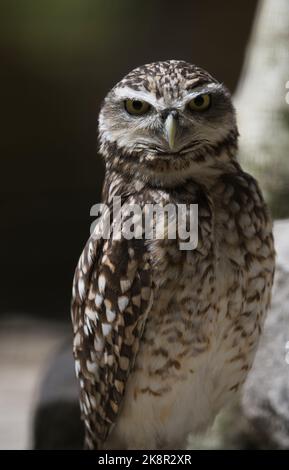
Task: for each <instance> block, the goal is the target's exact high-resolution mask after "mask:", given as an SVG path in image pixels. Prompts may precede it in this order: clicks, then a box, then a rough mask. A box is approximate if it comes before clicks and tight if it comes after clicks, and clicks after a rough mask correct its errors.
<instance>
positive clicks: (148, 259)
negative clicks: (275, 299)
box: [72, 60, 274, 449]
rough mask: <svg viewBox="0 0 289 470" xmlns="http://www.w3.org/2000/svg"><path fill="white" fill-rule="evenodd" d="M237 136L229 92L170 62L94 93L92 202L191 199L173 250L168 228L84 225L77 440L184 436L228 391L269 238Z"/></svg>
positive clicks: (252, 327) (234, 384) (110, 444)
mask: <svg viewBox="0 0 289 470" xmlns="http://www.w3.org/2000/svg"><path fill="white" fill-rule="evenodd" d="M200 97H201V98H200ZM204 97H206V100H209V106H206V108H204V102H205V99H204ZM208 97H209V98H208ZM128 100H130V101H129V103H130V107H131V101H132V103H133V106H134V102H136V101H137V102H138V103H137V105H136V106H135V114H134V110H133V113H132V114H130V113H129V112H128V111H127V109H130V108H127V102H128ZM192 101H193V108H192V106H191V102H192ZM142 103H145V106H143V104H142ZM205 104H206V102H205ZM142 106H143V108H144V109H145V112H144V113H143V114H141V113H140V114H138V113H139V110H140V109H141V107H142ZM198 106H199V107H202V110H201V109H200V110H199V109H198ZM237 137H238V131H237V126H236V120H235V112H234V108H233V106H232V103H231V98H230V94H229V92H228V91H227V90H226V88H225V87H224V86H223V85H222V84H220V83H219V82H218V81H217V80H215V79H214V78H213V77H212V76H211V75H209V74H208V73H207V72H206V71H204V70H202V69H200V68H199V67H196V66H194V65H191V64H188V63H186V62H183V61H173V60H171V61H165V62H158V63H153V64H148V65H145V66H142V67H139V68H137V69H135V70H134V71H132V72H131V73H129V74H128V75H127V76H126V77H125V78H124V79H123V80H122V81H121V82H119V83H118V84H117V85H116V86H115V87H114V88H113V89H112V90H111V91H110V92H109V94H108V95H107V97H106V99H105V101H104V105H103V107H102V109H101V112H100V117H99V141H100V153H101V154H102V155H103V157H104V159H105V163H106V176H105V182H104V188H103V202H105V203H106V204H107V205H108V207H111V206H112V203H113V198H114V197H116V196H121V198H122V203H125V204H128V206H129V205H130V204H137V205H138V206H140V207H141V209H142V211H143V213H144V212H145V210H146V205H147V204H155V203H157V204H159V205H160V206H165V205H166V204H173V205H175V206H176V205H177V204H184V205H185V207H186V208H188V207H189V205H190V204H197V205H198V244H197V247H196V248H195V249H192V250H182V249H180V242H181V240H180V238H179V237H178V236H177V237H176V239H170V238H169V237H165V238H164V239H153V240H147V239H145V234H144V232H142V234H141V237H139V238H131V239H126V238H125V237H123V236H122V237H121V238H120V239H119V240H115V239H113V238H112V237H110V238H109V239H108V240H104V239H99V237H97V236H96V235H97V227H96V229H95V232H94V233H93V234H92V236H91V237H90V239H89V240H88V242H87V245H86V247H85V249H84V251H83V253H82V256H81V258H80V260H79V263H78V266H77V269H76V272H75V278H74V285H73V301H72V320H73V327H74V357H75V364H76V372H77V376H78V379H79V384H80V405H81V412H82V418H83V420H84V423H85V430H86V439H85V441H86V447H87V448H89V449H93V448H107V449H109V448H144V449H149V448H150V449H156V448H180V447H184V446H185V442H186V437H187V435H188V433H189V432H199V431H203V430H205V429H206V427H207V426H208V425H210V424H211V423H212V421H213V419H214V417H215V416H216V414H217V413H218V411H219V410H220V409H221V408H222V406H224V405H225V404H227V403H228V401H229V400H231V399H232V398H233V397H234V396H235V395H236V393H237V392H239V391H240V387H241V386H242V384H243V382H244V380H245V378H246V375H247V372H248V370H249V369H250V367H251V365H252V361H253V358H254V354H255V351H256V347H257V344H258V339H259V336H260V333H261V330H262V325H263V321H264V318H265V314H266V311H267V309H268V306H269V303H270V294H271V287H272V282H273V272H274V247H273V239H272V231H271V221H270V217H269V214H268V211H267V208H266V205H265V203H264V201H263V198H262V195H261V193H260V190H259V188H258V184H257V183H256V181H255V180H254V179H253V178H252V177H251V176H250V175H248V174H247V173H245V172H244V171H243V170H242V169H241V167H240V165H239V163H238V161H237V159H236V153H237ZM127 217H128V214H127ZM177 217H178V215H176V218H177ZM114 222H115V221H114V220H112V224H113V223H114ZM153 223H154V222H153ZM166 223H167V228H168V226H169V224H170V223H172V221H170V220H169V221H167V222H166Z"/></svg>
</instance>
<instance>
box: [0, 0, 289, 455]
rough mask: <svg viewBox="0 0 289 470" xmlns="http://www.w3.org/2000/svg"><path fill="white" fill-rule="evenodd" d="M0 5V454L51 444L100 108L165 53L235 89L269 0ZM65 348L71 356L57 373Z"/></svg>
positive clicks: (94, 189)
mask: <svg viewBox="0 0 289 470" xmlns="http://www.w3.org/2000/svg"><path fill="white" fill-rule="evenodd" d="M261 2H262V0H261ZM1 10H2V11H1V17H0V22H1V25H0V26H1V27H0V54H1V70H0V77H1V87H0V94H1V114H2V122H1V140H0V146H1V168H2V170H1V175H2V178H1V189H0V191H1V244H0V256H1V284H0V285H1V296H0V367H1V369H0V448H1V449H5V448H10V449H12V448H29V447H30V448H31V447H34V446H35V445H36V447H37V446H38V447H45V446H46V447H47V446H49V444H48V441H45V439H46V437H45V436H43V435H42V434H41V433H43V429H42V427H43V426H42V420H43V422H44V421H45V419H46V417H47V410H46V411H45V413H46V415H45V416H44V417H43V416H42V415H41V413H40V415H39V413H38V411H37V410H38V408H37V407H38V406H39V403H40V404H41V403H42V402H43V401H44V402H45V400H48V401H49V400H50V398H49V397H48V398H47V397H46V396H44V395H45V393H46V392H47V390H48V389H49V390H50V392H49V393H52V394H53V393H54V392H55V389H54V388H53V386H52V387H51V386H49V384H48V385H47V382H45V381H47V377H50V379H49V380H52V381H53V380H58V379H59V377H63V375H65V370H69V371H70V368H71V362H69V361H70V356H69V357H68V356H66V353H65V351H66V350H67V349H68V350H69V351H70V342H71V327H70V296H71V283H72V277H73V272H74V268H75V265H76V263H77V260H78V257H79V255H80V253H81V250H82V247H83V245H84V243H85V242H86V240H87V238H88V236H89V227H90V224H91V222H92V220H91V217H90V207H91V206H92V205H93V204H95V203H96V202H98V201H99V198H100V191H101V185H102V180H103V164H102V161H101V158H100V157H99V156H98V155H97V151H96V149H97V133H96V126H97V114H98V111H99V107H100V104H101V102H102V100H103V98H104V96H105V94H106V93H107V91H108V90H109V89H110V88H111V87H112V86H113V85H114V84H115V83H116V82H117V81H118V80H119V79H121V78H122V76H123V75H125V74H126V73H127V72H128V71H130V70H131V69H132V68H134V67H136V66H138V65H141V64H143V63H147V62H152V61H156V60H162V59H163V60H164V59H184V60H187V61H189V62H193V63H196V64H198V65H200V66H202V67H204V68H206V69H207V70H208V71H209V72H210V73H212V74H213V75H214V76H216V77H217V78H218V79H219V80H220V81H223V82H225V83H226V85H227V86H228V87H229V88H230V90H231V91H232V93H234V92H235V91H236V89H237V84H238V83H239V82H240V75H241V71H242V70H244V58H245V53H246V50H247V45H248V41H249V39H250V37H251V31H252V28H253V24H254V18H255V17H256V11H257V2H256V1H255V0H242V1H235V2H232V1H230V0H219V1H218V2H215V1H213V0H202V1H201V0H179V1H178V2H176V1H172V0H157V1H156V0H146V1H135V0H121V1H118V0H49V1H46V0H37V1H36V0H25V1H23V0H8V1H5V0H4V1H3V0H2V1H1ZM273 73H274V72H273ZM288 79H289V75H288ZM259 85H260V84H259ZM282 86H283V88H284V86H285V83H284V84H283V85H282ZM240 93H241V91H240ZM280 93H281V92H280ZM282 96H283V98H282V99H283V101H284V96H285V91H284V90H283V89H282ZM287 164H288V162H287ZM66 344H68V345H69V346H66ZM65 348H66V349H65ZM59 351H60V352H59ZM67 354H69V353H67ZM54 356H55V357H56V358H58V359H57V360H56V362H57V363H58V364H59V363H60V362H61V360H63V361H64V362H63V364H66V363H65V361H66V360H67V361H68V362H69V367H67V368H66V369H65V366H64V368H63V369H61V368H60V369H59V373H58V375H57V374H56V376H54V375H53V374H54V373H55V367H54V365H55V363H53V357H54ZM60 357H61V360H60V359H59V358H60ZM67 357H68V359H67ZM51 358H52V359H51ZM51 361H52V362H51ZM53 364H54V365H53ZM51 377H52V378H51ZM43 381H44V382H43ZM43 384H44V385H43ZM45 384H46V385H45ZM74 386H75V385H74V384H73V385H72V386H71V387H72V388H73V390H74ZM49 387H50V388H49ZM55 387H56V386H55ZM68 388H69V386H68ZM51 390H52V391H51ZM53 390H54V391H53ZM44 392H45V393H44ZM47 393H48V392H47ZM49 393H48V394H49ZM69 393H70V392H69V391H68V395H69ZM73 393H74V392H73ZM73 393H72V395H71V402H73V400H74V399H75V395H73ZM62 409H63V407H62ZM37 413H38V414H37ZM74 413H75V415H74V416H75V417H76V418H75V419H76V420H77V419H78V408H77V407H76V408H75V410H74ZM68 414H69V416H70V417H71V410H70V411H69V413H68ZM58 417H59V412H57V413H56V422H57V423H59V422H58V421H57V419H58ZM59 419H60V418H59ZM68 419H70V418H68ZM74 422H75V421H74ZM35 423H36V424H35ZM54 424H55V423H54ZM72 427H73V426H72ZM35 429H36V431H35ZM35 432H36V433H39V435H37V436H36V437H35ZM52 433H53V431H52ZM80 436H81V430H78V429H76V430H75V434H74V438H75V444H74V443H72V442H71V443H69V442H68V443H67V442H66V443H65V444H63V443H62V444H61V443H60V444H59V446H61V445H62V447H65V446H67V447H71V446H72V447H73V445H75V446H77V442H79V438H80ZM37 439H38V441H37ZM36 441H37V442H38V444H35V442H36ZM55 445H56V444H55ZM51 446H53V444H51Z"/></svg>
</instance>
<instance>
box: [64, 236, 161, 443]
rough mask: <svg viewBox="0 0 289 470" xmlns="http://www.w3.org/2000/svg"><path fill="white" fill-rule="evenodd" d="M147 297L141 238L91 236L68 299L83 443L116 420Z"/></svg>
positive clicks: (103, 434)
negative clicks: (83, 429)
mask: <svg viewBox="0 0 289 470" xmlns="http://www.w3.org/2000/svg"><path fill="white" fill-rule="evenodd" d="M151 301H152V288H151V272H150V266H149V262H148V254H147V252H146V249H145V244H144V241H143V240H141V239H139V240H138V239H132V240H125V239H121V240H113V239H109V240H97V239H95V238H94V237H93V236H92V237H91V238H90V239H89V240H88V242H87V245H86V247H85V249H84V251H83V253H82V256H81V258H80V260H79V263H78V266H77V269H76V272H75V276H74V283H73V299H72V321H73V327H74V358H75V366H76V372H77V375H78V379H79V383H80V405H81V412H82V418H83V419H84V423H85V430H86V446H87V447H88V448H97V447H98V446H99V444H100V443H101V442H103V441H105V439H106V438H107V435H108V433H109V431H110V429H111V428H112V425H113V423H114V422H115V420H116V417H117V414H118V411H119V407H120V404H121V401H122V398H123V396H124V392H125V386H126V381H127V378H128V376H129V373H130V371H131V369H132V367H133V364H134V361H135V358H136V355H137V352H138V349H139V342H140V337H141V335H142V332H143V329H144V325H145V320H146V315H147V313H148V311H149V308H150V305H151Z"/></svg>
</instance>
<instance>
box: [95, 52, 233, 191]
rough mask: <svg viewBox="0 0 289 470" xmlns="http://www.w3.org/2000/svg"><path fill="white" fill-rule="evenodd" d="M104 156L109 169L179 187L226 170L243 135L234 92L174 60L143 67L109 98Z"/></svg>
mask: <svg viewBox="0 0 289 470" xmlns="http://www.w3.org/2000/svg"><path fill="white" fill-rule="evenodd" d="M99 136H100V151H101V153H102V154H103V155H104V157H105V159H106V163H107V166H108V168H114V169H115V170H117V169H119V170H120V171H123V172H125V173H127V174H130V175H136V176H137V177H142V178H146V179H147V180H149V179H150V180H151V179H152V178H153V179H156V180H158V181H160V182H167V183H172V184H173V183H174V182H177V181H178V182H180V181H182V180H184V179H186V178H187V177H188V176H192V175H196V174H198V173H204V172H210V171H211V172H213V171H221V169H222V168H223V167H225V166H226V164H228V162H230V161H231V160H232V159H234V155H235V151H236V147H237V137H238V131H237V126H236V120H235V111H234V108H233V105H232V101H231V96H230V94H229V92H228V90H227V89H226V88H225V87H224V86H223V85H222V84H221V83H219V82H218V81H217V80H215V79H214V78H213V77H212V76H211V75H210V74H209V73H207V72H206V71H205V70H203V69H201V68H199V67H197V66H195V65H191V64H189V63H187V62H184V61H177V60H169V61H164V62H155V63H152V64H147V65H144V66H142V67H138V68H136V69H134V70H133V71H132V72H130V73H129V74H128V75H126V76H125V77H124V78H123V79H122V80H121V81H120V82H119V83H117V84H116V85H115V87H114V88H113V89H112V90H111V91H110V92H109V93H108V95H107V96H106V98H105V101H104V104H103V107H102V109H101V112H100V116H99Z"/></svg>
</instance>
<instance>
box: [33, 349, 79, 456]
mask: <svg viewBox="0 0 289 470" xmlns="http://www.w3.org/2000/svg"><path fill="white" fill-rule="evenodd" d="M33 441H34V449H38V450H44V449H82V447H83V441H84V430H83V424H82V422H81V420H80V409H79V403H78V384H77V380H76V376H75V371H74V362H73V357H72V346H71V340H69V341H68V342H66V343H65V344H64V345H63V347H62V348H61V350H60V351H59V352H58V353H57V354H56V355H55V357H54V358H53V359H52V360H51V363H50V366H49V368H48V371H47V373H46V375H45V377H44V380H43V382H42V385H41V389H40V395H39V399H38V404H37V406H36V410H35V415H34V423H33Z"/></svg>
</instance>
